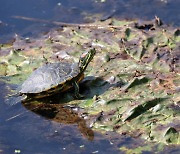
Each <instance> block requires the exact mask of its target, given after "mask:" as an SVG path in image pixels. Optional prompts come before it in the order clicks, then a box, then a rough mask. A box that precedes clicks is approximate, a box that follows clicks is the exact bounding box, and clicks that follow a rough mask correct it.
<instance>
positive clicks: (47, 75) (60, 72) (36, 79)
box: [11, 48, 96, 104]
mask: <svg viewBox="0 0 180 154" xmlns="http://www.w3.org/2000/svg"><path fill="white" fill-rule="evenodd" d="M95 53H96V50H95V49H94V48H91V49H89V51H87V52H85V53H83V54H82V55H81V56H80V58H79V62H78V63H70V62H63V61H61V62H55V63H46V64H44V65H42V66H41V67H39V68H37V69H36V70H34V71H33V72H32V74H31V75H30V76H29V77H28V78H27V79H26V80H25V81H24V82H23V83H22V85H21V86H20V87H19V88H18V89H19V90H18V94H19V96H21V98H18V99H17V100H18V101H19V99H20V101H23V100H26V99H27V98H43V97H47V96H51V95H53V94H56V93H61V92H65V91H67V90H69V89H71V88H72V87H74V89H75V92H74V94H75V97H76V98H80V97H81V96H82V95H80V94H79V82H80V81H81V80H82V79H83V78H84V71H85V70H86V68H87V66H88V64H89V63H90V61H91V60H92V59H93V57H94V55H95ZM18 101H15V102H14V103H13V104H16V102H18ZM11 104H12V103H11Z"/></svg>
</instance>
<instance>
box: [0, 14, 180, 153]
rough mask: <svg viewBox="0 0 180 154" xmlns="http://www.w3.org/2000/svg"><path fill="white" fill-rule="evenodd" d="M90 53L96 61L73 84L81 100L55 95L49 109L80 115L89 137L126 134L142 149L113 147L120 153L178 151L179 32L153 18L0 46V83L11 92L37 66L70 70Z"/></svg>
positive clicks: (71, 28) (64, 30)
mask: <svg viewBox="0 0 180 154" xmlns="http://www.w3.org/2000/svg"><path fill="white" fill-rule="evenodd" d="M90 47H94V48H95V49H96V50H97V53H96V55H95V57H94V59H93V61H92V62H91V63H90V65H89V66H88V68H87V70H86V72H85V74H86V77H85V79H84V80H83V81H82V83H81V84H80V89H81V93H82V94H83V95H84V98H83V99H81V100H75V99H73V94H72V92H71V91H70V92H67V93H65V94H62V95H61V94H60V97H58V98H59V99H56V102H55V103H56V104H58V103H60V104H62V103H65V104H66V105H67V104H69V105H72V106H73V105H75V106H78V107H80V108H82V109H83V111H82V112H81V116H82V115H83V116H82V117H84V118H86V121H87V124H88V125H89V126H90V127H91V128H92V129H93V130H96V131H99V132H101V133H105V132H109V131H113V132H117V133H119V134H121V135H127V134H128V135H130V136H132V137H134V138H141V139H143V140H145V141H146V142H147V143H149V144H148V145H146V146H143V147H138V146H137V147H133V148H132V149H128V148H127V147H120V150H121V151H124V152H127V153H131V152H132V150H136V151H137V153H140V152H142V151H151V150H152V147H154V146H155V145H160V146H158V149H159V150H160V151H161V150H163V149H164V147H165V145H168V144H169V145H173V146H175V145H176V146H178V145H179V144H180V135H179V131H180V94H179V91H180V89H179V83H180V76H179V72H180V69H179V64H180V63H179V57H180V30H179V29H178V28H173V27H169V26H166V25H164V24H163V23H162V21H161V20H160V19H159V18H157V17H156V19H155V20H153V21H149V22H142V23H139V22H137V21H120V20H116V19H109V20H106V21H103V22H99V21H98V22H95V23H91V24H82V25H81V24H79V25H78V24H74V25H73V24H72V25H71V24H68V25H63V26H62V27H61V28H59V29H55V30H51V31H50V32H48V33H46V34H44V35H43V36H41V37H39V38H36V39H35V38H21V37H20V36H15V39H14V40H13V41H12V42H11V43H9V44H1V46H0V76H1V80H2V81H3V82H6V83H9V84H10V85H17V86H19V85H20V84H21V83H22V82H23V81H24V80H25V79H26V78H27V77H28V75H29V74H30V73H31V72H32V71H33V70H34V69H36V68H38V67H39V66H41V65H42V64H43V63H46V62H55V61H73V62H77V61H78V59H79V56H80V55H81V53H82V52H83V51H84V50H88V49H89V48H90ZM7 91H8V89H7ZM61 97H63V98H61ZM34 102H36V103H38V100H36V101H34ZM40 102H42V100H41V101H39V103H40ZM31 103H33V102H31ZM45 103H48V102H47V101H46V102H45ZM52 103H54V102H51V104H52ZM84 115H85V116H84ZM134 152H135V151H134Z"/></svg>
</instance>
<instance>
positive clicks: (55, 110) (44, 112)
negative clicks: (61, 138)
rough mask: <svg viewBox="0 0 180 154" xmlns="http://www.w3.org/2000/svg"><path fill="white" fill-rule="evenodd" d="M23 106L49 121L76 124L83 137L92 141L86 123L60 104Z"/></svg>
mask: <svg viewBox="0 0 180 154" xmlns="http://www.w3.org/2000/svg"><path fill="white" fill-rule="evenodd" d="M23 105H24V106H25V107H26V108H27V109H28V110H31V111H32V112H34V113H36V114H39V115H41V116H43V117H45V118H47V119H49V120H52V121H55V122H58V123H62V124H77V126H78V129H79V131H80V132H81V133H82V135H83V136H84V137H86V138H87V139H88V140H90V141H92V140H93V139H94V133H93V131H92V130H91V129H90V128H88V127H87V126H86V121H85V120H84V119H83V118H81V117H79V115H78V114H77V113H76V112H74V111H73V110H72V109H68V108H65V107H64V106H63V105H60V104H44V103H43V104H35V103H23Z"/></svg>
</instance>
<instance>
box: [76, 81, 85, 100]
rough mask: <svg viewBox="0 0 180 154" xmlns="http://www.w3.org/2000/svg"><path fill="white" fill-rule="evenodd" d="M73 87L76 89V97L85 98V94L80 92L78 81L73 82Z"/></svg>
mask: <svg viewBox="0 0 180 154" xmlns="http://www.w3.org/2000/svg"><path fill="white" fill-rule="evenodd" d="M73 87H74V90H75V92H74V96H75V97H76V98H78V99H79V98H83V97H84V96H83V95H81V94H80V93H79V85H78V83H77V82H76V81H74V82H73Z"/></svg>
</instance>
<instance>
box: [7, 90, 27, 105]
mask: <svg viewBox="0 0 180 154" xmlns="http://www.w3.org/2000/svg"><path fill="white" fill-rule="evenodd" d="M26 97H27V96H26V95H19V93H16V94H13V95H10V96H7V97H6V98H5V104H7V105H10V106H13V105H16V104H19V103H21V102H22V101H23V100H25V99H26Z"/></svg>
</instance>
